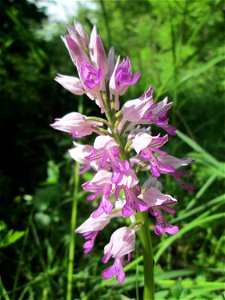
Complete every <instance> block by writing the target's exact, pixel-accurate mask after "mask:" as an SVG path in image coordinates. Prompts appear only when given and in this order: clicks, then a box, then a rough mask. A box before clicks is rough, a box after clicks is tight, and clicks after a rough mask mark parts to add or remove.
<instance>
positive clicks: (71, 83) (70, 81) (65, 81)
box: [55, 74, 85, 95]
mask: <svg viewBox="0 0 225 300" xmlns="http://www.w3.org/2000/svg"><path fill="white" fill-rule="evenodd" d="M55 81H57V82H58V83H59V84H61V85H62V86H63V87H64V88H65V89H66V90H68V91H70V92H71V93H73V94H75V95H83V94H84V92H85V91H84V88H83V86H82V83H81V81H80V79H79V78H77V77H73V76H66V75H62V74H58V75H57V76H56V77H55Z"/></svg>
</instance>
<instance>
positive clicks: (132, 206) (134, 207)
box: [112, 161, 147, 218]
mask: <svg viewBox="0 0 225 300" xmlns="http://www.w3.org/2000/svg"><path fill="white" fill-rule="evenodd" d="M124 162H126V161H124ZM125 165H126V167H125V168H124V169H123V170H121V171H120V172H114V174H113V177H112V182H113V183H114V184H115V193H114V197H115V199H116V200H117V201H118V196H119V192H120V191H121V190H123V191H124V194H125V197H124V198H125V201H124V205H123V207H122V215H123V216H124V217H125V218H127V217H130V216H131V215H132V214H133V213H134V211H140V212H143V211H145V210H147V205H146V203H144V202H143V201H141V200H139V199H138V197H137V195H138V194H140V187H139V186H138V183H139V180H138V178H137V176H136V173H135V171H134V170H132V169H131V168H130V165H129V163H128V161H127V162H126V163H125Z"/></svg>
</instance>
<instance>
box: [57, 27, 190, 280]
mask: <svg viewBox="0 0 225 300" xmlns="http://www.w3.org/2000/svg"><path fill="white" fill-rule="evenodd" d="M67 28H68V32H69V34H68V35H66V36H64V37H62V40H63V42H64V43H65V45H66V47H67V49H68V52H69V55H70V57H71V59H72V62H73V63H74V65H75V66H76V68H77V72H78V76H79V77H72V76H66V75H61V74H58V75H57V76H56V78H55V80H56V81H57V82H58V83H60V84H61V85H62V86H63V87H64V88H66V89H67V90H69V91H70V92H72V93H74V94H76V95H82V94H86V95H87V96H88V97H89V98H90V99H91V100H94V101H95V102H96V104H97V106H98V107H99V108H100V110H101V113H102V114H103V113H104V114H105V116H106V118H105V119H104V118H96V117H87V116H85V115H82V114H80V113H78V112H71V113H69V114H67V115H65V116H64V117H62V118H60V119H56V120H55V122H54V123H53V124H52V125H51V126H52V127H53V128H55V129H58V130H61V131H64V132H67V133H69V134H71V135H72V136H73V137H74V138H76V139H78V138H82V137H84V136H87V135H90V134H92V133H96V134H97V137H96V138H95V141H94V144H93V146H92V145H88V144H85V145H81V144H78V143H77V142H74V148H73V149H71V150H69V153H70V155H71V157H72V158H73V159H74V160H76V161H77V162H79V163H80V164H81V165H80V174H82V173H84V172H86V171H87V170H89V169H92V170H93V171H94V176H93V178H92V180H90V181H88V182H85V183H84V184H82V187H83V189H84V190H86V191H88V192H90V195H89V196H88V197H87V200H89V201H92V200H94V199H96V198H97V199H98V200H97V201H98V202H99V205H98V208H97V209H96V210H95V211H94V212H93V213H92V214H91V216H90V217H89V218H88V219H87V220H86V221H85V222H84V223H83V224H82V225H81V226H79V227H78V228H77V229H76V232H77V233H80V234H82V235H83V237H84V239H85V243H84V252H85V253H89V252H90V251H91V250H92V248H93V246H94V243H95V240H96V238H97V236H98V234H99V232H100V231H101V230H102V229H103V228H104V227H105V226H107V225H108V224H109V222H110V221H111V219H114V218H118V217H119V218H121V217H124V218H128V217H130V220H131V226H130V227H127V226H124V227H122V228H119V229H117V230H116V231H115V232H114V233H113V234H112V236H111V239H110V241H109V244H107V245H106V246H105V248H104V256H103V258H102V262H103V263H104V264H105V263H107V262H108V261H109V259H110V258H113V259H114V263H113V264H112V265H111V266H109V267H108V268H107V269H106V270H105V271H104V272H103V274H102V276H103V278H105V279H107V278H111V277H112V276H114V275H116V278H117V279H118V281H119V283H122V282H123V281H124V278H125V273H124V271H123V266H124V265H125V264H127V263H129V261H130V259H131V252H132V251H133V250H134V248H135V237H136V232H137V231H138V230H139V227H140V226H141V225H138V222H136V215H137V213H142V212H146V211H148V212H149V214H150V215H151V216H153V217H154V218H155V220H156V225H155V229H154V231H155V233H156V234H157V235H158V236H162V235H163V234H166V233H168V234H175V233H177V231H178V230H179V229H178V227H177V226H174V225H171V224H169V223H168V222H167V221H166V219H165V217H164V214H165V213H169V214H175V210H174V209H173V208H172V207H173V206H174V205H175V204H177V200H176V199H174V198H173V197H171V196H170V195H167V194H164V193H162V184H161V183H160V181H159V177H160V176H162V175H163V174H169V175H170V176H172V177H173V178H174V179H175V180H176V181H177V182H178V183H179V184H180V185H181V186H182V187H183V188H185V189H187V190H189V189H191V186H189V185H186V184H185V183H184V182H183V180H182V179H181V177H182V176H183V175H185V174H186V172H184V171H177V170H178V169H179V168H180V167H182V166H186V165H188V164H189V163H190V162H191V159H179V158H176V157H173V156H171V155H168V153H167V152H166V151H165V150H162V148H163V146H164V145H165V144H166V143H167V142H168V138H169V136H174V135H175V131H176V128H174V127H173V126H171V125H169V117H168V115H167V112H168V110H169V109H170V108H171V107H172V102H168V99H167V98H165V99H164V100H162V101H160V102H158V103H155V102H154V100H153V89H152V87H150V88H149V89H148V90H147V91H146V92H144V94H143V95H141V96H140V97H138V98H136V99H134V100H129V101H127V102H126V103H125V104H124V105H123V106H122V107H121V108H120V101H119V100H120V96H122V95H123V94H124V93H125V92H126V91H127V89H128V88H129V86H130V85H133V84H135V83H136V82H137V81H138V79H139V77H140V73H136V74H135V75H134V76H133V75H132V68H131V63H130V59H129V58H128V57H127V58H126V59H123V60H122V61H121V59H120V56H119V57H118V58H117V60H115V59H114V49H113V48H111V49H110V51H109V53H108V55H107V54H106V52H105V49H104V46H103V43H102V40H101V37H100V35H99V34H98V33H97V29H96V27H95V26H94V28H93V30H92V32H91V35H90V38H89V36H88V34H87V32H86V31H85V29H84V28H83V26H82V25H81V24H80V23H79V22H78V21H75V23H74V27H72V26H70V25H68V26H67ZM150 125H151V126H152V127H156V128H157V127H160V128H161V131H162V130H164V131H165V134H164V135H161V134H158V135H152V134H151V127H150ZM141 172H147V174H148V179H147V180H146V182H145V183H144V184H143V185H142V187H141V185H140V181H139V178H138V176H139V174H140V173H141ZM126 256H127V259H126V261H125V257H126Z"/></svg>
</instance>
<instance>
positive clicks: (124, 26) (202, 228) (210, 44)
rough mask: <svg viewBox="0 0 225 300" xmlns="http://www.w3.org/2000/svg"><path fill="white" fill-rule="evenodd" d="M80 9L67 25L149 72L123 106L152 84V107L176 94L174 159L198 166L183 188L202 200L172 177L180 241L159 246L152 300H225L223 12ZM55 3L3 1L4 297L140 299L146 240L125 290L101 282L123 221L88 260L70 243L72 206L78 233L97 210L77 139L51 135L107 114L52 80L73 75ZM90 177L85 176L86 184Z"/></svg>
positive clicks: (187, 7) (205, 0) (109, 6)
mask: <svg viewBox="0 0 225 300" xmlns="http://www.w3.org/2000/svg"><path fill="white" fill-rule="evenodd" d="M65 2H66V1H65ZM75 2H76V9H74V11H70V17H68V20H67V23H70V24H72V22H73V19H75V18H76V19H78V20H79V21H80V22H82V24H83V25H84V26H85V28H86V29H87V31H88V32H90V30H91V28H92V26H93V24H97V28H98V32H99V33H100V34H101V36H102V39H103V42H104V45H105V48H106V49H107V50H108V49H109V48H110V46H111V45H113V46H114V47H115V52H116V55H118V54H120V55H121V56H122V57H126V56H129V57H130V59H131V62H132V67H133V70H134V72H136V71H140V72H141V78H140V80H139V83H138V84H136V85H134V86H132V87H131V88H130V89H129V91H128V92H127V93H126V94H125V95H124V96H123V101H125V100H128V99H134V98H137V97H139V96H140V95H141V94H142V93H143V91H144V90H146V89H147V88H148V87H149V85H150V84H151V85H152V86H153V88H154V95H155V99H156V100H162V99H163V97H164V96H166V95H168V96H169V99H170V100H171V101H173V102H174V106H173V109H172V110H171V111H170V112H169V115H170V117H171V124H172V125H174V126H176V127H177V128H178V129H179V130H180V132H181V133H180V134H179V136H178V137H177V138H171V140H170V142H169V145H168V151H169V152H170V154H172V155H176V156H178V157H193V158H195V160H196V162H195V163H194V164H193V165H192V166H191V167H190V168H189V170H190V176H189V177H188V178H187V181H188V182H189V183H191V184H193V185H194V186H195V190H194V192H186V191H183V190H182V189H181V188H180V187H179V186H178V185H177V184H176V183H174V182H173V181H172V180H171V179H170V178H167V177H166V176H165V178H164V182H163V183H164V191H165V193H168V194H171V195H172V196H174V197H176V198H177V199H178V200H179V205H178V206H177V207H176V209H177V215H176V219H171V222H172V223H176V225H178V226H179V227H180V229H181V230H180V232H179V233H178V234H177V235H175V236H172V237H170V236H166V237H163V238H159V237H157V236H153V244H154V253H155V255H156V256H155V261H156V270H155V274H156V300H163V299H182V300H184V299H185V300H188V299H194V300H201V299H224V298H223V295H224V290H225V287H224V279H225V259H224V255H225V246H224V241H225V231H224V221H225V218H224V214H223V211H224V206H225V203H224V200H225V199H224V162H223V161H224V153H225V149H224V148H225V147H224V145H225V143H224V132H225V130H224V129H225V126H224V125H225V124H224V112H225V105H224V86H225V80H224V78H225V77H224V75H225V74H224V73H225V72H224V70H225V69H224V32H225V30H224V14H225V2H224V1H222V0H211V1H210V0H198V1H197V0H193V1H188V0H180V1H175V0H165V1H164V0H158V1H151V0H149V1H147V0H146V1H132V0H130V1H128V0H119V1H109V0H108V1H107V0H93V1H74V3H75ZM55 3H56V4H57V1H55ZM50 4H54V2H53V1H32V2H28V1H25V0H19V1H16V0H1V1H0V16H1V18H0V19H1V36H0V42H1V61H0V66H1V68H0V79H1V81H0V84H1V86H0V88H1V109H0V127H1V128H0V132H1V161H0V200H1V205H0V276H1V278H0V298H1V299H7V300H8V299H13V300H17V299H29V300H30V299H35V300H36V299H37V300H39V299H41V300H44V299H53V300H55V299H57V300H58V299H62V300H63V299H67V300H70V299H83V300H85V299H113V300H114V299H123V300H125V299H137V300H138V299H142V289H143V268H142V263H141V253H140V250H138V245H139V242H138V241H137V251H136V253H134V255H133V263H132V264H131V265H128V267H127V278H126V280H125V282H124V284H123V285H122V286H120V285H118V283H117V282H116V281H115V280H114V279H113V280H111V281H110V282H107V281H104V282H103V281H102V279H101V271H102V270H103V268H104V267H105V266H104V265H103V266H102V264H101V257H102V254H103V248H104V245H105V244H107V243H108V241H109V239H110V234H111V233H112V231H113V230H115V229H116V228H118V227H119V226H120V225H121V224H123V223H122V221H121V224H120V221H119V222H118V223H113V224H110V225H109V227H107V228H106V229H105V230H104V232H102V234H101V235H100V236H99V237H98V239H97V241H96V246H95V249H94V250H93V251H92V253H90V254H89V255H84V254H83V248H82V245H83V239H82V237H80V236H76V237H75V241H74V233H73V227H72V228H71V221H70V220H71V210H73V212H74V209H72V207H73V205H74V201H75V200H74V199H76V200H77V201H78V211H77V225H79V224H81V223H82V222H83V221H84V220H85V219H86V218H87V217H88V216H89V213H91V212H92V211H93V208H94V207H95V206H96V205H97V204H96V202H88V201H86V196H87V194H86V192H84V191H82V190H81V189H80V190H79V191H76V188H77V186H78V179H77V178H75V180H74V169H75V168H74V162H73V161H72V159H71V158H70V157H69V155H68V149H69V148H72V139H71V137H69V136H67V135H66V134H63V133H60V132H56V131H54V130H53V129H52V128H50V126H49V124H50V123H52V122H53V120H54V118H56V117H61V116H63V115H64V114H66V113H69V112H71V111H77V110H78V106H79V107H80V109H82V110H83V112H84V113H85V114H88V115H99V112H98V110H97V107H96V106H95V105H94V102H93V101H90V100H88V98H86V97H85V96H81V97H76V96H74V95H72V94H70V93H69V92H67V91H66V90H64V89H63V88H62V87H61V86H59V85H58V84H57V83H56V82H54V80H53V79H54V76H55V75H56V74H57V73H62V74H68V75H76V70H75V67H74V66H73V64H72V62H71V61H70V58H69V55H68V53H67V50H66V49H65V47H64V45H63V43H62V41H61V39H60V35H64V34H66V27H65V24H64V22H62V21H57V20H56V19H54V18H49V16H48V15H47V8H48V6H49V5H50ZM93 138H94V137H93ZM87 141H88V142H90V138H89V139H88V140H87V139H86V140H85V139H83V140H82V142H83V143H85V142H87ZM91 176H92V175H91V173H87V174H85V175H84V176H81V177H80V183H82V182H84V181H86V180H88V179H90V178H91ZM74 182H75V192H74ZM74 222H75V220H73V224H74ZM73 224H72V225H73ZM71 241H72V244H71ZM75 242H76V243H75ZM73 243H74V244H73ZM75 244H76V251H75V253H72V252H71V246H72V248H74V247H75ZM69 248H70V252H69ZM69 253H70V258H71V257H72V259H73V263H72V265H73V269H72V270H71V264H70V270H69V271H68V261H69ZM68 279H69V281H70V283H72V291H69V289H70V287H68ZM71 295H72V296H71ZM224 296H225V295H224Z"/></svg>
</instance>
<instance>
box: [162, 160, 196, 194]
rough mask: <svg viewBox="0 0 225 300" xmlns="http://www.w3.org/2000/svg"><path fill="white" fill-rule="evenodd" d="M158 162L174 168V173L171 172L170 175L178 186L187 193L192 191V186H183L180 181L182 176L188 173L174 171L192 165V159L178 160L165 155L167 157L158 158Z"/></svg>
mask: <svg viewBox="0 0 225 300" xmlns="http://www.w3.org/2000/svg"><path fill="white" fill-rule="evenodd" d="M158 160H159V161H160V163H162V164H166V165H169V166H171V167H172V168H174V172H171V173H170V175H171V176H172V177H173V178H174V179H175V180H176V181H177V182H178V183H179V184H180V186H181V187H182V188H183V189H185V190H187V191H191V190H193V186H192V185H188V184H185V183H184V182H183V180H182V179H181V177H182V176H186V175H188V174H189V172H188V171H176V169H178V168H180V167H182V166H186V165H188V164H190V163H192V162H193V159H191V158H183V159H180V158H177V157H174V156H171V155H167V156H160V157H159V158H158Z"/></svg>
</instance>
